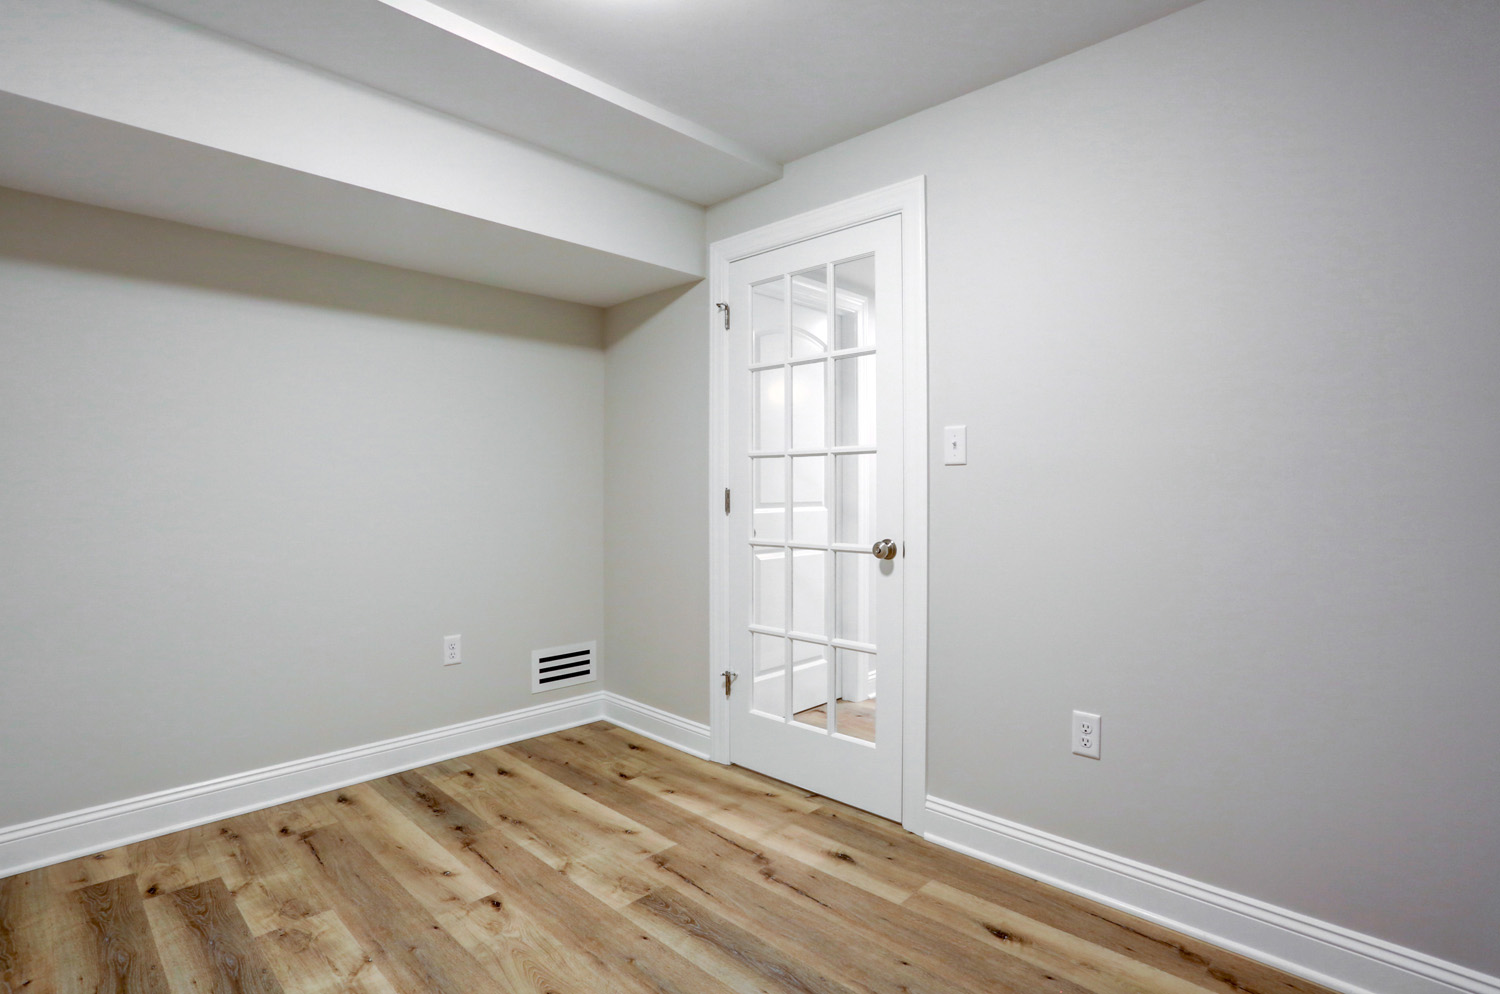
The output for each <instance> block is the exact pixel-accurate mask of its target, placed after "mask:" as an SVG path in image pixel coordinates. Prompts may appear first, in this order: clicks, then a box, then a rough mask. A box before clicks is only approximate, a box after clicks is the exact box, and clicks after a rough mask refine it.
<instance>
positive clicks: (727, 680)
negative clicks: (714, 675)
mask: <svg viewBox="0 0 1500 994" xmlns="http://www.w3.org/2000/svg"><path fill="white" fill-rule="evenodd" d="M738 676H739V674H738V673H735V672H734V671H732V670H725V671H724V696H725V697H728V696H729V688H730V685H731V684H733V683H734V681H735V678H736V677H738Z"/></svg>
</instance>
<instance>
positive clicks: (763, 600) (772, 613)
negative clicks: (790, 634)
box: [750, 548, 786, 630]
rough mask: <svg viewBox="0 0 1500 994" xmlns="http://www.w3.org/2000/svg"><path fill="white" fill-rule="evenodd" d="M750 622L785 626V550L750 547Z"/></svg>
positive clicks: (774, 626)
mask: <svg viewBox="0 0 1500 994" xmlns="http://www.w3.org/2000/svg"><path fill="white" fill-rule="evenodd" d="M750 573H751V576H750V601H751V604H750V623H751V624H753V625H760V626H761V627H763V628H775V629H779V630H785V628H786V550H785V549H764V548H753V549H751V550H750Z"/></svg>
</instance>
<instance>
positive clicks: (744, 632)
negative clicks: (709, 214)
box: [723, 217, 904, 819]
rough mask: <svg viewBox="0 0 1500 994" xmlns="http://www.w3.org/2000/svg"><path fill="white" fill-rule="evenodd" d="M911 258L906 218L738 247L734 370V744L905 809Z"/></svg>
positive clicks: (730, 589) (778, 771) (746, 762)
mask: <svg viewBox="0 0 1500 994" xmlns="http://www.w3.org/2000/svg"><path fill="white" fill-rule="evenodd" d="M901 264H902V255H901V219H900V218H899V217H887V218H882V219H880V220H876V221H869V222H866V223H864V224H859V225H855V226H853V227H849V228H844V229H842V230H839V231H834V232H832V233H829V234H825V235H821V236H819V237H816V238H810V239H808V240H805V241H801V242H797V243H795V244H792V245H789V246H786V247H783V248H778V249H775V250H772V251H769V252H763V253H761V254H758V255H753V256H750V257H749V258H745V259H740V260H737V261H734V262H732V263H731V264H730V266H729V282H728V296H729V300H728V303H729V306H730V314H731V315H732V316H733V320H732V322H731V326H730V330H729V331H728V332H727V335H728V338H729V343H730V344H729V347H728V348H727V349H726V350H725V355H726V362H727V364H728V368H727V370H725V374H726V375H725V379H724V381H723V382H724V383H725V387H726V390H725V424H726V428H727V433H726V437H727V439H728V441H727V446H728V451H727V452H726V453H725V459H724V466H725V467H726V470H727V472H728V477H729V479H728V482H729V487H730V491H731V493H732V495H733V499H732V500H731V502H730V511H729V514H728V519H727V527H728V529H729V539H728V542H727V547H728V549H727V551H728V556H727V563H726V569H727V574H726V576H725V578H724V583H725V594H726V596H725V601H724V603H725V605H726V610H727V611H728V618H727V619H726V628H727V631H728V636H729V647H728V652H729V668H730V671H731V673H732V674H734V681H733V683H732V684H731V694H730V709H729V710H730V759H731V761H732V762H734V763H737V764H739V765H742V766H746V767H749V768H751V769H754V770H758V771H760V772H762V773H766V774H768V775H770V776H773V777H776V778H777V779H779V780H785V781H787V782H789V783H794V784H797V785H798V786H801V787H805V788H807V789H808V790H813V791H816V792H818V793H820V794H823V795H826V796H828V797H832V798H835V799H837V800H841V801H844V802H846V803H849V804H852V805H854V806H856V807H859V808H863V809H865V810H867V811H872V812H874V813H876V814H879V815H883V816H885V817H888V818H894V819H899V818H900V817H901V749H902V734H901V733H902V671H901V665H902V659H901V647H902V623H903V622H902V617H903V611H902V606H903V605H902V600H903V595H904V577H903V570H902V568H901V566H902V559H901V549H902V542H903V538H904V536H903V535H902V534H901V528H902V523H903V520H904V509H903V493H902V480H903V437H902V426H903V421H902V400H903V398H902V370H901V362H902V341H901V336H902V326H901V320H902V317H901V316H902V299H901V295H902V272H901ZM882 556H888V557H890V558H882Z"/></svg>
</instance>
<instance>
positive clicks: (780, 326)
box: [750, 276, 786, 364]
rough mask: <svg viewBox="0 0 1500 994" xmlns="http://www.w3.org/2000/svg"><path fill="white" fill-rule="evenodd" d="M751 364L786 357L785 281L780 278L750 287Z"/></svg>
mask: <svg viewBox="0 0 1500 994" xmlns="http://www.w3.org/2000/svg"><path fill="white" fill-rule="evenodd" d="M750 327H751V329H752V333H751V345H750V361H751V362H754V363H757V364H759V363H763V362H781V361H782V360H784V359H785V358H786V281H785V280H784V279H782V278H781V277H780V276H778V277H776V278H775V279H774V280H767V281H766V282H765V283H759V284H757V285H755V286H753V287H751V288H750Z"/></svg>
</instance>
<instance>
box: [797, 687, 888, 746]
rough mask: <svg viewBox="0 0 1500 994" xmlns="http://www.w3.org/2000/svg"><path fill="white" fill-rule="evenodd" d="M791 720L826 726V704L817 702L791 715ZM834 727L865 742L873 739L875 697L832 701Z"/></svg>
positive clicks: (818, 726)
mask: <svg viewBox="0 0 1500 994" xmlns="http://www.w3.org/2000/svg"><path fill="white" fill-rule="evenodd" d="M792 718H793V720H795V721H800V722H802V723H803V724H804V725H812V726H814V727H816V728H826V727H828V705H827V704H819V705H818V706H817V707H815V708H808V709H807V710H806V711H798V712H797V713H796V714H794V715H792ZM834 721H835V723H836V724H835V727H836V728H837V729H838V730H839V731H840V732H843V733H844V734H845V735H852V736H853V737H854V738H856V739H864V740H865V741H866V742H874V741H875V698H873V697H871V698H870V699H869V700H865V701H846V700H844V699H843V698H842V697H840V698H839V699H838V700H837V701H835V702H834Z"/></svg>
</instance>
